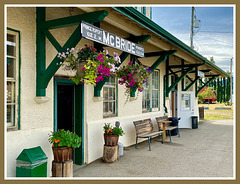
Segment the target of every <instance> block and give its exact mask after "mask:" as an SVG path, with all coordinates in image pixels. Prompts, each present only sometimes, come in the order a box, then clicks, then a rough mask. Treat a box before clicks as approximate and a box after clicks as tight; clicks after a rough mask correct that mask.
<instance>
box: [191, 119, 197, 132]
mask: <svg viewBox="0 0 240 184" xmlns="http://www.w3.org/2000/svg"><path fill="white" fill-rule="evenodd" d="M191 118H192V129H197V128H198V116H192V117H191Z"/></svg>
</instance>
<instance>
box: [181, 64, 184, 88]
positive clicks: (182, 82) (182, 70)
mask: <svg viewBox="0 0 240 184" xmlns="http://www.w3.org/2000/svg"><path fill="white" fill-rule="evenodd" d="M181 64H182V66H183V65H184V59H181ZM181 72H182V74H183V73H184V69H183V68H182V69H181ZM181 84H182V91H184V77H183V79H182V81H181Z"/></svg>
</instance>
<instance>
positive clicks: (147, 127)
mask: <svg viewBox="0 0 240 184" xmlns="http://www.w3.org/2000/svg"><path fill="white" fill-rule="evenodd" d="M133 124H134V126H135V129H136V149H137V141H138V138H148V145H149V151H151V146H150V142H151V138H152V137H153V136H156V135H157V136H158V138H160V135H162V133H163V131H160V130H159V131H154V130H153V124H152V122H151V119H144V120H139V121H134V122H133Z"/></svg>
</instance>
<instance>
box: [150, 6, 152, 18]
mask: <svg viewBox="0 0 240 184" xmlns="http://www.w3.org/2000/svg"><path fill="white" fill-rule="evenodd" d="M150 19H151V20H152V7H150Z"/></svg>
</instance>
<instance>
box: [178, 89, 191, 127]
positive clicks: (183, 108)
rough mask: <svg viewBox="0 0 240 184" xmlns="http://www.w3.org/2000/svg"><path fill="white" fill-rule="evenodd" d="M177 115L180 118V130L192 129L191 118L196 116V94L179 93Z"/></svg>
mask: <svg viewBox="0 0 240 184" xmlns="http://www.w3.org/2000/svg"><path fill="white" fill-rule="evenodd" d="M177 114H178V116H177V117H179V118H181V119H180V120H179V128H192V119H191V116H193V115H194V92H193V91H178V92H177Z"/></svg>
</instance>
